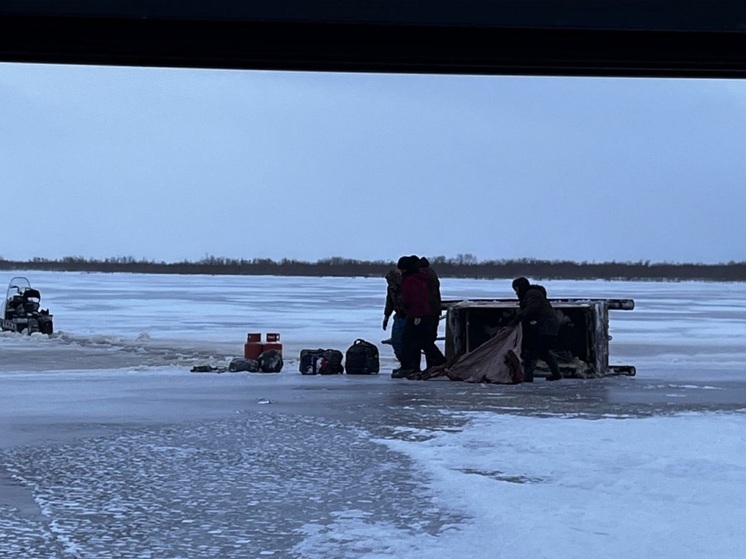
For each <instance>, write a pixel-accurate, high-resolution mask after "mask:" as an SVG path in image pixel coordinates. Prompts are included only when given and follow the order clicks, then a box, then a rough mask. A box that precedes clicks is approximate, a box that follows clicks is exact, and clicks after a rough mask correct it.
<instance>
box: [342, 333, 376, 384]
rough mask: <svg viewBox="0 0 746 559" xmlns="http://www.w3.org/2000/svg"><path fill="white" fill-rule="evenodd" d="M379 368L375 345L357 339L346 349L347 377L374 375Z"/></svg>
mask: <svg viewBox="0 0 746 559" xmlns="http://www.w3.org/2000/svg"><path fill="white" fill-rule="evenodd" d="M379 367H380V362H379V359H378V347H376V345H375V344H372V343H370V342H367V341H365V340H363V339H361V338H358V339H357V340H355V342H354V343H353V344H352V345H351V346H350V347H349V348H348V349H347V353H346V354H345V370H346V371H347V374H348V375H374V374H376V373H378V370H379Z"/></svg>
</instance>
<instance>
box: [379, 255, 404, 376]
mask: <svg viewBox="0 0 746 559" xmlns="http://www.w3.org/2000/svg"><path fill="white" fill-rule="evenodd" d="M384 277H385V278H386V284H387V285H386V305H385V306H384V309H383V329H384V330H386V329H387V328H388V325H389V319H390V318H391V316H392V315H393V317H394V321H393V323H392V325H391V347H392V348H393V349H394V356H395V357H396V359H397V360H398V361H399V365H400V368H401V363H402V333H403V331H404V322H405V316H404V311H403V310H402V308H401V305H400V304H399V295H400V292H401V272H400V271H399V270H396V269H394V270H389V271H388V273H387V274H386V275H385V276H384Z"/></svg>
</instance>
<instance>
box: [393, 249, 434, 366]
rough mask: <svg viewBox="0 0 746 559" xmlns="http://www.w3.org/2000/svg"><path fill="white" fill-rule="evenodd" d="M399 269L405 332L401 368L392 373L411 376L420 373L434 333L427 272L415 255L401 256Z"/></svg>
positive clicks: (400, 297)
mask: <svg viewBox="0 0 746 559" xmlns="http://www.w3.org/2000/svg"><path fill="white" fill-rule="evenodd" d="M397 268H399V270H401V272H402V281H401V291H400V293H399V304H400V305H401V308H402V311H403V312H404V314H405V316H406V318H405V321H404V331H403V332H402V361H401V369H399V370H398V371H396V372H393V373H392V374H391V376H392V377H393V378H407V377H412V376H414V375H416V374H417V373H419V372H420V360H421V356H422V351H423V350H424V349H425V347H426V346H427V344H428V342H429V340H430V335H431V332H432V325H431V323H430V322H431V321H432V320H433V316H432V313H431V312H430V302H429V292H428V288H427V273H426V272H425V271H424V270H422V269H421V268H420V266H419V258H417V257H416V256H414V257H413V256H402V257H401V258H400V259H399V261H398V263H397Z"/></svg>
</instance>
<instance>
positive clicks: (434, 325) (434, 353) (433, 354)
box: [422, 315, 446, 369]
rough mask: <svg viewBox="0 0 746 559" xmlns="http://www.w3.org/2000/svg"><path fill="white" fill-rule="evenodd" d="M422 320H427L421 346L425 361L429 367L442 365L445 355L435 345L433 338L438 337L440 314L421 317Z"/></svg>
mask: <svg viewBox="0 0 746 559" xmlns="http://www.w3.org/2000/svg"><path fill="white" fill-rule="evenodd" d="M423 320H427V323H428V328H429V332H428V337H427V341H426V342H425V347H423V348H422V351H424V353H425V363H426V365H427V368H428V369H429V368H430V367H437V366H438V365H442V364H443V363H445V362H446V358H445V355H443V352H442V351H440V348H439V347H438V346H437V345H435V340H437V339H438V324H439V323H440V316H438V315H433V316H428V317H425V318H423Z"/></svg>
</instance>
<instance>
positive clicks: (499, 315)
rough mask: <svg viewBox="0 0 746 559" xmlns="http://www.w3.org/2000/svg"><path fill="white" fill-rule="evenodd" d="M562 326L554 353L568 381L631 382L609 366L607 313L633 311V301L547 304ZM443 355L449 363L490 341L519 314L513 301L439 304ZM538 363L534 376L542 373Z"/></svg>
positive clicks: (624, 368) (628, 368)
mask: <svg viewBox="0 0 746 559" xmlns="http://www.w3.org/2000/svg"><path fill="white" fill-rule="evenodd" d="M550 301H551V303H552V307H553V308H554V310H555V311H556V312H557V313H558V315H560V322H561V324H562V326H561V328H560V333H559V336H558V345H557V347H556V348H555V353H557V354H558V357H559V361H560V363H559V364H560V369H561V370H562V373H563V374H564V375H565V376H568V377H581V378H592V377H603V376H608V375H628V376H634V375H635V374H636V372H637V371H636V369H635V367H634V366H632V365H610V364H609V340H610V339H611V336H610V335H609V311H610V310H632V309H634V307H635V303H634V301H633V300H632V299H551V300H550ZM443 308H444V309H445V310H446V334H445V355H446V358H447V359H448V361H449V362H453V361H455V360H456V359H458V358H459V357H461V356H462V355H465V354H467V353H469V352H471V351H473V350H474V349H476V348H477V347H479V346H480V345H481V344H483V343H484V342H486V341H487V340H489V339H490V338H491V337H492V336H494V335H495V334H496V333H497V331H498V330H500V329H501V328H502V327H503V326H505V325H507V323H508V322H510V320H511V319H512V318H513V317H514V316H515V314H516V313H517V312H518V301H517V300H515V299H468V300H458V301H443ZM542 365H543V363H542V362H540V363H539V367H538V368H537V374H540V373H541V372H542Z"/></svg>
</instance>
